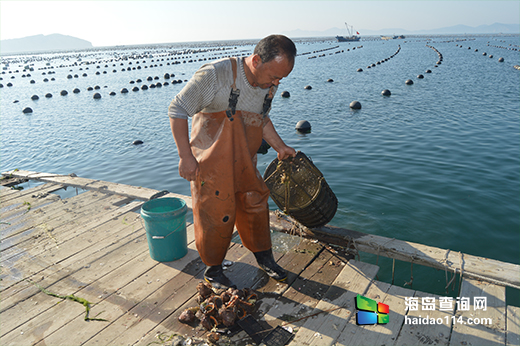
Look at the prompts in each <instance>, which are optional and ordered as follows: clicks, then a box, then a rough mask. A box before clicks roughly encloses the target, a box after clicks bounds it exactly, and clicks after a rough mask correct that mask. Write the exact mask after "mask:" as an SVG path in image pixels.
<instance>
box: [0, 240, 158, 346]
mask: <svg viewBox="0 0 520 346" xmlns="http://www.w3.org/2000/svg"><path fill="white" fill-rule="evenodd" d="M145 239H146V238H145V235H144V234H141V235H139V236H137V237H130V238H129V239H126V241H125V242H124V243H122V244H119V245H120V246H119V247H117V248H116V249H113V251H110V252H104V253H100V255H101V256H99V257H95V258H93V260H91V261H89V262H88V264H87V265H85V264H83V263H82V264H81V265H80V266H79V268H78V267H76V268H74V269H73V270H72V272H71V273H69V275H67V276H66V278H61V279H59V278H56V277H54V276H53V275H52V274H51V275H49V276H48V277H46V278H45V279H44V281H43V282H47V284H43V285H42V286H44V287H46V286H48V287H46V288H47V290H49V291H51V292H55V293H58V294H62V295H68V294H74V295H77V296H80V295H79V292H81V294H83V295H85V299H87V300H89V301H92V302H96V300H97V299H99V298H98V296H96V297H94V296H92V295H87V294H86V292H87V291H88V292H91V291H90V290H87V291H83V289H84V288H85V287H90V288H92V287H93V288H95V289H94V291H95V292H96V293H97V294H98V295H99V294H100V293H101V294H103V292H104V287H103V285H101V286H100V284H99V282H100V281H99V280H102V279H104V280H107V281H106V282H109V283H113V282H115V279H114V278H113V277H111V276H110V275H109V274H110V273H112V272H113V271H114V270H117V269H118V268H120V267H121V266H124V265H125V263H127V262H131V261H132V259H134V258H136V257H139V256H145V254H146V253H147V250H148V249H147V248H145V247H144V246H143V245H145V244H146V241H145ZM136 240H139V242H138V243H136ZM145 246H146V245H145ZM93 257H94V256H93ZM153 265H156V263H154V264H153ZM134 266H135V263H134ZM134 266H132V267H134ZM132 267H130V268H132ZM127 270H130V269H129V268H127ZM134 279H135V276H133V277H132V278H130V279H129V280H134ZM49 283H51V284H50V286H49ZM82 298H83V297H82ZM33 300H37V301H38V302H39V304H38V306H35V305H34V302H33V301H23V302H20V303H19V304H17V305H16V306H15V307H14V308H12V309H9V310H7V311H4V312H3V313H2V315H3V316H4V318H9V320H14V321H16V322H14V323H15V324H17V325H18V327H17V328H15V329H13V330H12V331H11V332H9V333H8V334H5V335H4V336H2V337H1V338H0V343H1V344H2V345H8V344H34V343H35V342H38V341H40V340H41V339H43V338H45V337H47V336H48V335H50V334H52V333H53V332H54V331H55V330H57V329H59V328H61V327H62V326H63V324H66V323H68V322H69V321H70V320H71V319H73V318H75V317H78V316H82V315H84V312H85V311H84V307H83V306H82V305H80V304H77V303H75V302H70V301H67V303H72V304H73V305H72V304H65V303H64V304H57V302H56V298H54V297H49V296H47V295H45V294H44V293H42V292H39V293H37V294H36V295H35V296H34V297H33ZM58 302H59V300H58ZM36 309H40V310H42V312H40V313H36V311H37V310H36ZM20 311H24V312H25V313H27V314H28V315H29V316H33V317H32V318H30V319H29V320H27V319H24V317H23V316H20ZM96 311H97V310H93V311H92V314H93V315H95V314H96ZM56 316H60V318H59V319H56ZM103 317H104V316H100V318H103ZM20 319H23V323H20ZM41 326H46V328H45V330H43V331H42V329H41ZM22 331H23V334H22V333H21V332H22ZM69 336H70V335H69Z"/></svg>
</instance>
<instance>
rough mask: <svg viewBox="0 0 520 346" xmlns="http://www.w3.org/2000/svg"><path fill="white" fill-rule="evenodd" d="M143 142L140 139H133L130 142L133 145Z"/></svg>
mask: <svg viewBox="0 0 520 346" xmlns="http://www.w3.org/2000/svg"><path fill="white" fill-rule="evenodd" d="M143 143H144V142H143V141H142V140H140V139H136V140H135V141H133V142H132V144H133V145H139V144H143Z"/></svg>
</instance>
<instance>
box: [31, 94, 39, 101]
mask: <svg viewBox="0 0 520 346" xmlns="http://www.w3.org/2000/svg"><path fill="white" fill-rule="evenodd" d="M39 99H40V97H39V96H38V95H33V96H31V100H35V101H36V100H39Z"/></svg>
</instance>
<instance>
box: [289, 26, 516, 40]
mask: <svg viewBox="0 0 520 346" xmlns="http://www.w3.org/2000/svg"><path fill="white" fill-rule="evenodd" d="M354 30H356V31H359V33H360V34H361V36H362V37H363V36H370V35H464V34H519V33H520V25H519V24H502V23H494V24H491V25H479V26H477V27H471V26H467V25H455V26H450V27H444V28H438V29H431V30H416V31H411V30H405V29H400V28H385V29H379V30H369V29H363V28H354ZM283 34H285V35H287V36H289V37H326V36H336V35H346V34H347V30H346V29H345V28H331V29H327V30H324V31H310V30H300V29H297V30H291V31H285V32H284V33H283Z"/></svg>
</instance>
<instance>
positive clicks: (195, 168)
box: [179, 156, 199, 181]
mask: <svg viewBox="0 0 520 346" xmlns="http://www.w3.org/2000/svg"><path fill="white" fill-rule="evenodd" d="M198 174H199V163H198V162H197V159H195V157H194V156H191V157H188V158H185V159H180V160H179V175H180V176H181V177H183V178H184V179H186V180H187V181H194V180H195V179H197V175H198Z"/></svg>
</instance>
